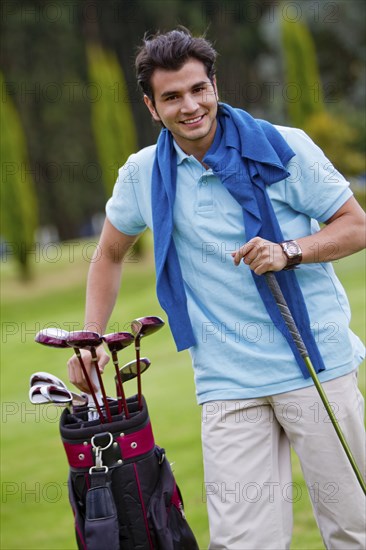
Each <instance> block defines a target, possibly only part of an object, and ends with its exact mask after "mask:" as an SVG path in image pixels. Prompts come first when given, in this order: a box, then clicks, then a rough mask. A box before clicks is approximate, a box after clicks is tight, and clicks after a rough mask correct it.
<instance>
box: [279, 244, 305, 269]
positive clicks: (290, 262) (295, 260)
mask: <svg viewBox="0 0 366 550" xmlns="http://www.w3.org/2000/svg"><path fill="white" fill-rule="evenodd" d="M278 244H279V245H280V247H281V248H282V250H283V251H284V253H285V255H286V257H287V264H286V266H285V267H284V268H283V269H284V270H286V269H293V268H294V267H296V266H297V265H299V264H301V260H302V250H301V248H300V245H299V244H298V243H297V242H296V241H283V242H282V243H278Z"/></svg>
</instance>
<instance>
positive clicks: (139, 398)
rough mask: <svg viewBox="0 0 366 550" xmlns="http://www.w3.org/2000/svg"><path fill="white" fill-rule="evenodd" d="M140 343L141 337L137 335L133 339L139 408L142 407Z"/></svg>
mask: <svg viewBox="0 0 366 550" xmlns="http://www.w3.org/2000/svg"><path fill="white" fill-rule="evenodd" d="M140 343H141V338H140V337H139V336H138V337H137V338H136V339H135V351H136V365H137V400H138V406H139V409H141V408H142V391H141V364H140Z"/></svg>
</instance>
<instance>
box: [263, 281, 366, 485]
mask: <svg viewBox="0 0 366 550" xmlns="http://www.w3.org/2000/svg"><path fill="white" fill-rule="evenodd" d="M265 278H266V281H267V284H268V287H269V289H270V290H271V292H272V295H273V297H274V299H275V301H276V304H277V307H278V309H279V311H280V313H281V315H282V318H283V320H284V321H285V323H286V325H287V328H288V329H289V332H290V334H291V336H292V338H293V340H294V342H295V345H296V347H297V349H298V351H299V353H300V355H301V357H302V358H303V360H304V363H305V365H306V367H307V369H308V371H309V374H310V376H311V378H312V380H313V382H314V385H315V387H316V389H317V390H318V393H319V396H320V398H321V400H322V402H323V405H324V407H325V410H326V411H327V413H328V415H329V418H330V420H331V422H332V424H333V427H334V429H335V431H336V433H337V435H338V438H339V441H340V443H341V445H342V447H343V449H344V451H345V453H346V455H347V457H348V460H349V462H350V464H351V466H352V469H353V471H354V473H355V475H356V477H357V479H358V481H359V483H360V485H361V488H362V490H363V492H364V493H365V494H366V483H365V481H364V479H363V477H362V474H361V472H360V470H359V468H358V466H357V463H356V461H355V458H354V456H353V454H352V451H351V449H350V447H349V445H348V443H347V441H346V439H345V437H344V434H343V432H342V430H341V427H340V426H339V423H338V421H337V418H336V416H335V414H334V412H333V409H332V407H331V406H330V403H329V401H328V398H327V396H326V393H325V392H324V389H323V387H322V385H321V383H320V381H319V379H318V377H317V374H316V371H315V369H314V366H313V364H312V362H311V360H310V357H309V353H308V351H307V349H306V346H305V344H304V342H303V339H302V338H301V335H300V333H299V331H298V328H297V326H296V324H295V321H294V319H293V317H292V315H291V312H290V310H289V307H288V305H287V302H286V300H285V297H284V296H283V294H282V290H281V288H280V286H279V284H278V282H277V279H276V277H275V275H274V273H273V272H267V273H265Z"/></svg>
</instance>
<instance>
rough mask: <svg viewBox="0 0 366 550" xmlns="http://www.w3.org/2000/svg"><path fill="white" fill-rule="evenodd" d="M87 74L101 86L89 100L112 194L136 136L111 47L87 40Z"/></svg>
mask: <svg viewBox="0 0 366 550" xmlns="http://www.w3.org/2000/svg"><path fill="white" fill-rule="evenodd" d="M87 58H88V69H89V78H90V81H91V82H92V83H93V84H96V85H97V87H98V89H99V90H100V98H99V101H96V102H94V103H93V104H92V108H91V114H92V126H93V131H94V139H95V143H96V146H97V151H98V157H99V163H100V165H101V168H102V179H103V182H104V185H105V187H106V195H107V196H110V195H111V194H112V190H113V186H114V184H115V181H116V177H117V173H118V168H119V167H120V166H122V165H123V164H124V163H125V162H126V160H127V158H128V157H129V155H131V154H132V153H134V152H136V150H137V137H136V130H135V124H134V121H133V117H132V113H131V109H130V102H129V99H128V93H127V88H126V82H125V78H124V75H123V72H122V69H121V66H120V64H119V62H118V60H117V58H116V56H115V54H114V53H113V52H111V51H107V50H105V49H103V48H102V47H101V46H100V45H99V44H97V43H89V44H87Z"/></svg>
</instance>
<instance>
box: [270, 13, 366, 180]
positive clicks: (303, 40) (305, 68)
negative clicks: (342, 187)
mask: <svg viewBox="0 0 366 550" xmlns="http://www.w3.org/2000/svg"><path fill="white" fill-rule="evenodd" d="M281 30H282V44H283V57H284V61H285V64H284V65H285V79H286V88H287V90H288V93H290V90H291V89H292V88H293V91H294V95H293V98H290V97H288V98H287V99H288V101H287V106H288V115H289V119H290V123H291V125H293V126H296V127H299V128H302V129H303V130H305V132H307V133H308V134H309V135H310V137H311V138H312V139H314V141H315V142H316V143H317V144H318V145H319V147H321V148H322V149H323V150H324V152H325V153H326V155H327V156H328V157H329V159H330V160H331V161H332V162H333V163H334V164H335V165H336V166H337V168H338V170H340V171H341V172H342V173H344V174H346V175H347V176H350V175H357V174H360V173H361V172H362V171H363V170H364V159H363V156H362V154H361V153H359V152H358V151H357V149H356V148H355V145H356V143H357V140H358V139H359V136H358V132H357V130H356V129H355V128H352V127H351V126H350V124H349V123H348V122H347V120H345V119H343V118H342V117H340V116H337V115H336V114H335V113H331V112H329V111H327V110H326V108H325V104H324V99H323V87H322V82H321V79H320V74H319V69H318V63H317V59H316V53H315V45H314V41H313V39H312V36H311V34H310V32H309V30H308V28H307V26H306V24H305V23H304V22H301V21H291V20H290V19H288V18H285V17H282V19H281Z"/></svg>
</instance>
